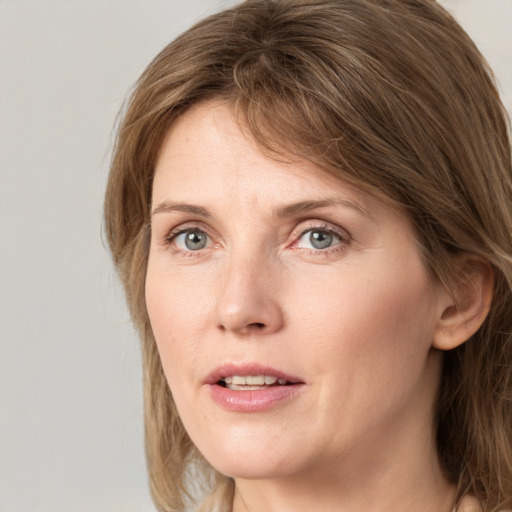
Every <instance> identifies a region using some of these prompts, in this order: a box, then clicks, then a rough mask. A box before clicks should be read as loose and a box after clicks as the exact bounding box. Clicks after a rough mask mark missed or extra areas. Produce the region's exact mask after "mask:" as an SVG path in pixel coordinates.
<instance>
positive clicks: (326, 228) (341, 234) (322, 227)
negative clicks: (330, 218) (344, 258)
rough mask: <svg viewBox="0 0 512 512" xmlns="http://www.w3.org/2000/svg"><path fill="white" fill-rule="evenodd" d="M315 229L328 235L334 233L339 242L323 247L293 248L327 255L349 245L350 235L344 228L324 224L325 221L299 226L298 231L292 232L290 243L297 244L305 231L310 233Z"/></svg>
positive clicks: (342, 249)
mask: <svg viewBox="0 0 512 512" xmlns="http://www.w3.org/2000/svg"><path fill="white" fill-rule="evenodd" d="M315 231H317V232H324V233H328V234H329V235H334V236H335V237H336V238H338V239H339V242H338V243H336V244H335V245H333V246H329V247H326V248H325V249H305V248H302V247H296V248H295V250H298V251H304V252H308V253H315V254H322V255H325V256H327V255H329V254H333V253H337V252H340V251H344V250H345V249H346V248H347V245H349V244H350V242H351V240H352V236H351V235H350V233H349V232H348V231H346V230H345V229H341V228H335V227H333V226H332V225H329V224H325V223H322V224H318V223H311V225H310V226H308V227H306V228H305V227H304V226H301V228H300V231H298V232H297V233H294V234H293V238H294V242H293V244H292V247H293V246H295V245H297V243H298V242H299V241H300V240H301V239H302V238H303V237H304V236H305V235H306V234H307V233H310V232H311V233H312V232H315Z"/></svg>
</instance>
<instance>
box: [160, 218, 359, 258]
mask: <svg viewBox="0 0 512 512" xmlns="http://www.w3.org/2000/svg"><path fill="white" fill-rule="evenodd" d="M194 231H196V232H200V233H204V234H205V235H206V236H207V237H208V238H209V239H210V241H211V240H212V237H211V236H210V235H209V233H208V231H207V230H206V229H204V228H202V227H199V226H197V225H181V226H179V227H177V228H175V229H173V230H171V231H170V233H169V234H168V235H166V237H165V239H164V241H163V245H168V246H171V245H174V251H175V252H178V253H180V254H181V255H182V256H184V257H200V256H201V255H204V251H205V250H207V249H208V248H204V249H198V250H196V251H194V250H183V249H179V248H178V247H176V246H175V242H176V239H177V238H178V237H179V236H180V235H182V234H184V233H192V232H194ZM315 231H318V232H325V233H328V234H330V235H333V236H335V237H336V238H338V239H339V242H338V243H336V244H335V245H333V246H329V247H326V248H325V249H307V248H303V247H295V246H296V245H297V244H298V243H299V241H300V240H301V239H302V238H303V237H304V235H306V234H307V233H309V232H315ZM292 237H293V242H292V244H290V245H288V247H290V248H292V249H294V250H297V251H301V252H305V253H314V254H322V255H328V254H332V253H336V252H340V251H344V250H345V249H346V247H347V245H349V244H350V242H351V240H352V236H351V235H350V233H349V232H348V231H346V230H345V229H341V228H335V227H333V226H332V225H329V224H326V223H321V224H318V223H313V222H312V223H311V224H310V225H309V226H306V227H304V226H301V227H300V230H298V231H295V232H293V234H292Z"/></svg>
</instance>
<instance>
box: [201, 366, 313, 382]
mask: <svg viewBox="0 0 512 512" xmlns="http://www.w3.org/2000/svg"><path fill="white" fill-rule="evenodd" d="M233 375H240V376H247V375H268V376H273V377H277V378H278V379H284V380H286V381H288V382H290V383H291V384H299V383H303V382H304V381H303V380H302V379H300V378H299V377H296V376H294V375H290V374H289V373H286V372H283V371H281V370H277V369H276V368H272V367H271V366H265V365H261V364H258V363H243V364H236V363H227V364H223V365H221V366H219V367H217V368H215V369H214V370H213V371H212V372H211V373H210V374H208V376H207V377H206V379H205V381H204V383H205V384H216V383H217V382H219V381H220V380H222V379H224V378H225V377H230V376H233Z"/></svg>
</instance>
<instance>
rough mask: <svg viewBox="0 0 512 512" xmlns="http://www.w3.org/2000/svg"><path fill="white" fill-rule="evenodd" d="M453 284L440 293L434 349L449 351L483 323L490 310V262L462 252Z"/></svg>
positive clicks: (491, 282)
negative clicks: (441, 294)
mask: <svg viewBox="0 0 512 512" xmlns="http://www.w3.org/2000/svg"><path fill="white" fill-rule="evenodd" d="M455 265H456V268H458V272H457V279H456V282H455V283H454V284H453V285H452V286H451V289H450V290H449V291H448V290H444V291H445V295H444V298H443V300H442V301H441V302H442V304H440V315H439V320H438V324H437V326H436V331H435V334H434V342H433V346H434V348H437V349H439V350H451V349H453V348H456V347H458V346H459V345H462V344H463V343H464V342H465V341H467V340H468V339H469V338H470V337H471V336H472V335H473V334H475V332H476V331H477V330H478V329H479V328H480V326H481V325H482V324H483V323H484V320H485V318H486V317H487V314H488V313H489V309H490V307H491V300H492V294H493V289H494V271H493V269H492V267H491V265H490V263H489V262H488V261H487V260H485V259H483V258H480V257H478V256H475V255H472V254H467V253H464V254H463V255H459V256H457V261H456V262H455Z"/></svg>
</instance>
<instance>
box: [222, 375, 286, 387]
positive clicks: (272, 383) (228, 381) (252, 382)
mask: <svg viewBox="0 0 512 512" xmlns="http://www.w3.org/2000/svg"><path fill="white" fill-rule="evenodd" d="M217 385H218V386H222V387H223V388H227V389H231V390H233V391H255V390H259V389H265V388H270V387H277V386H291V385H293V382H290V381H287V380H285V379H280V378H278V377H275V376H273V375H230V376H227V377H223V378H222V379H220V380H219V381H218V382H217Z"/></svg>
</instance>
